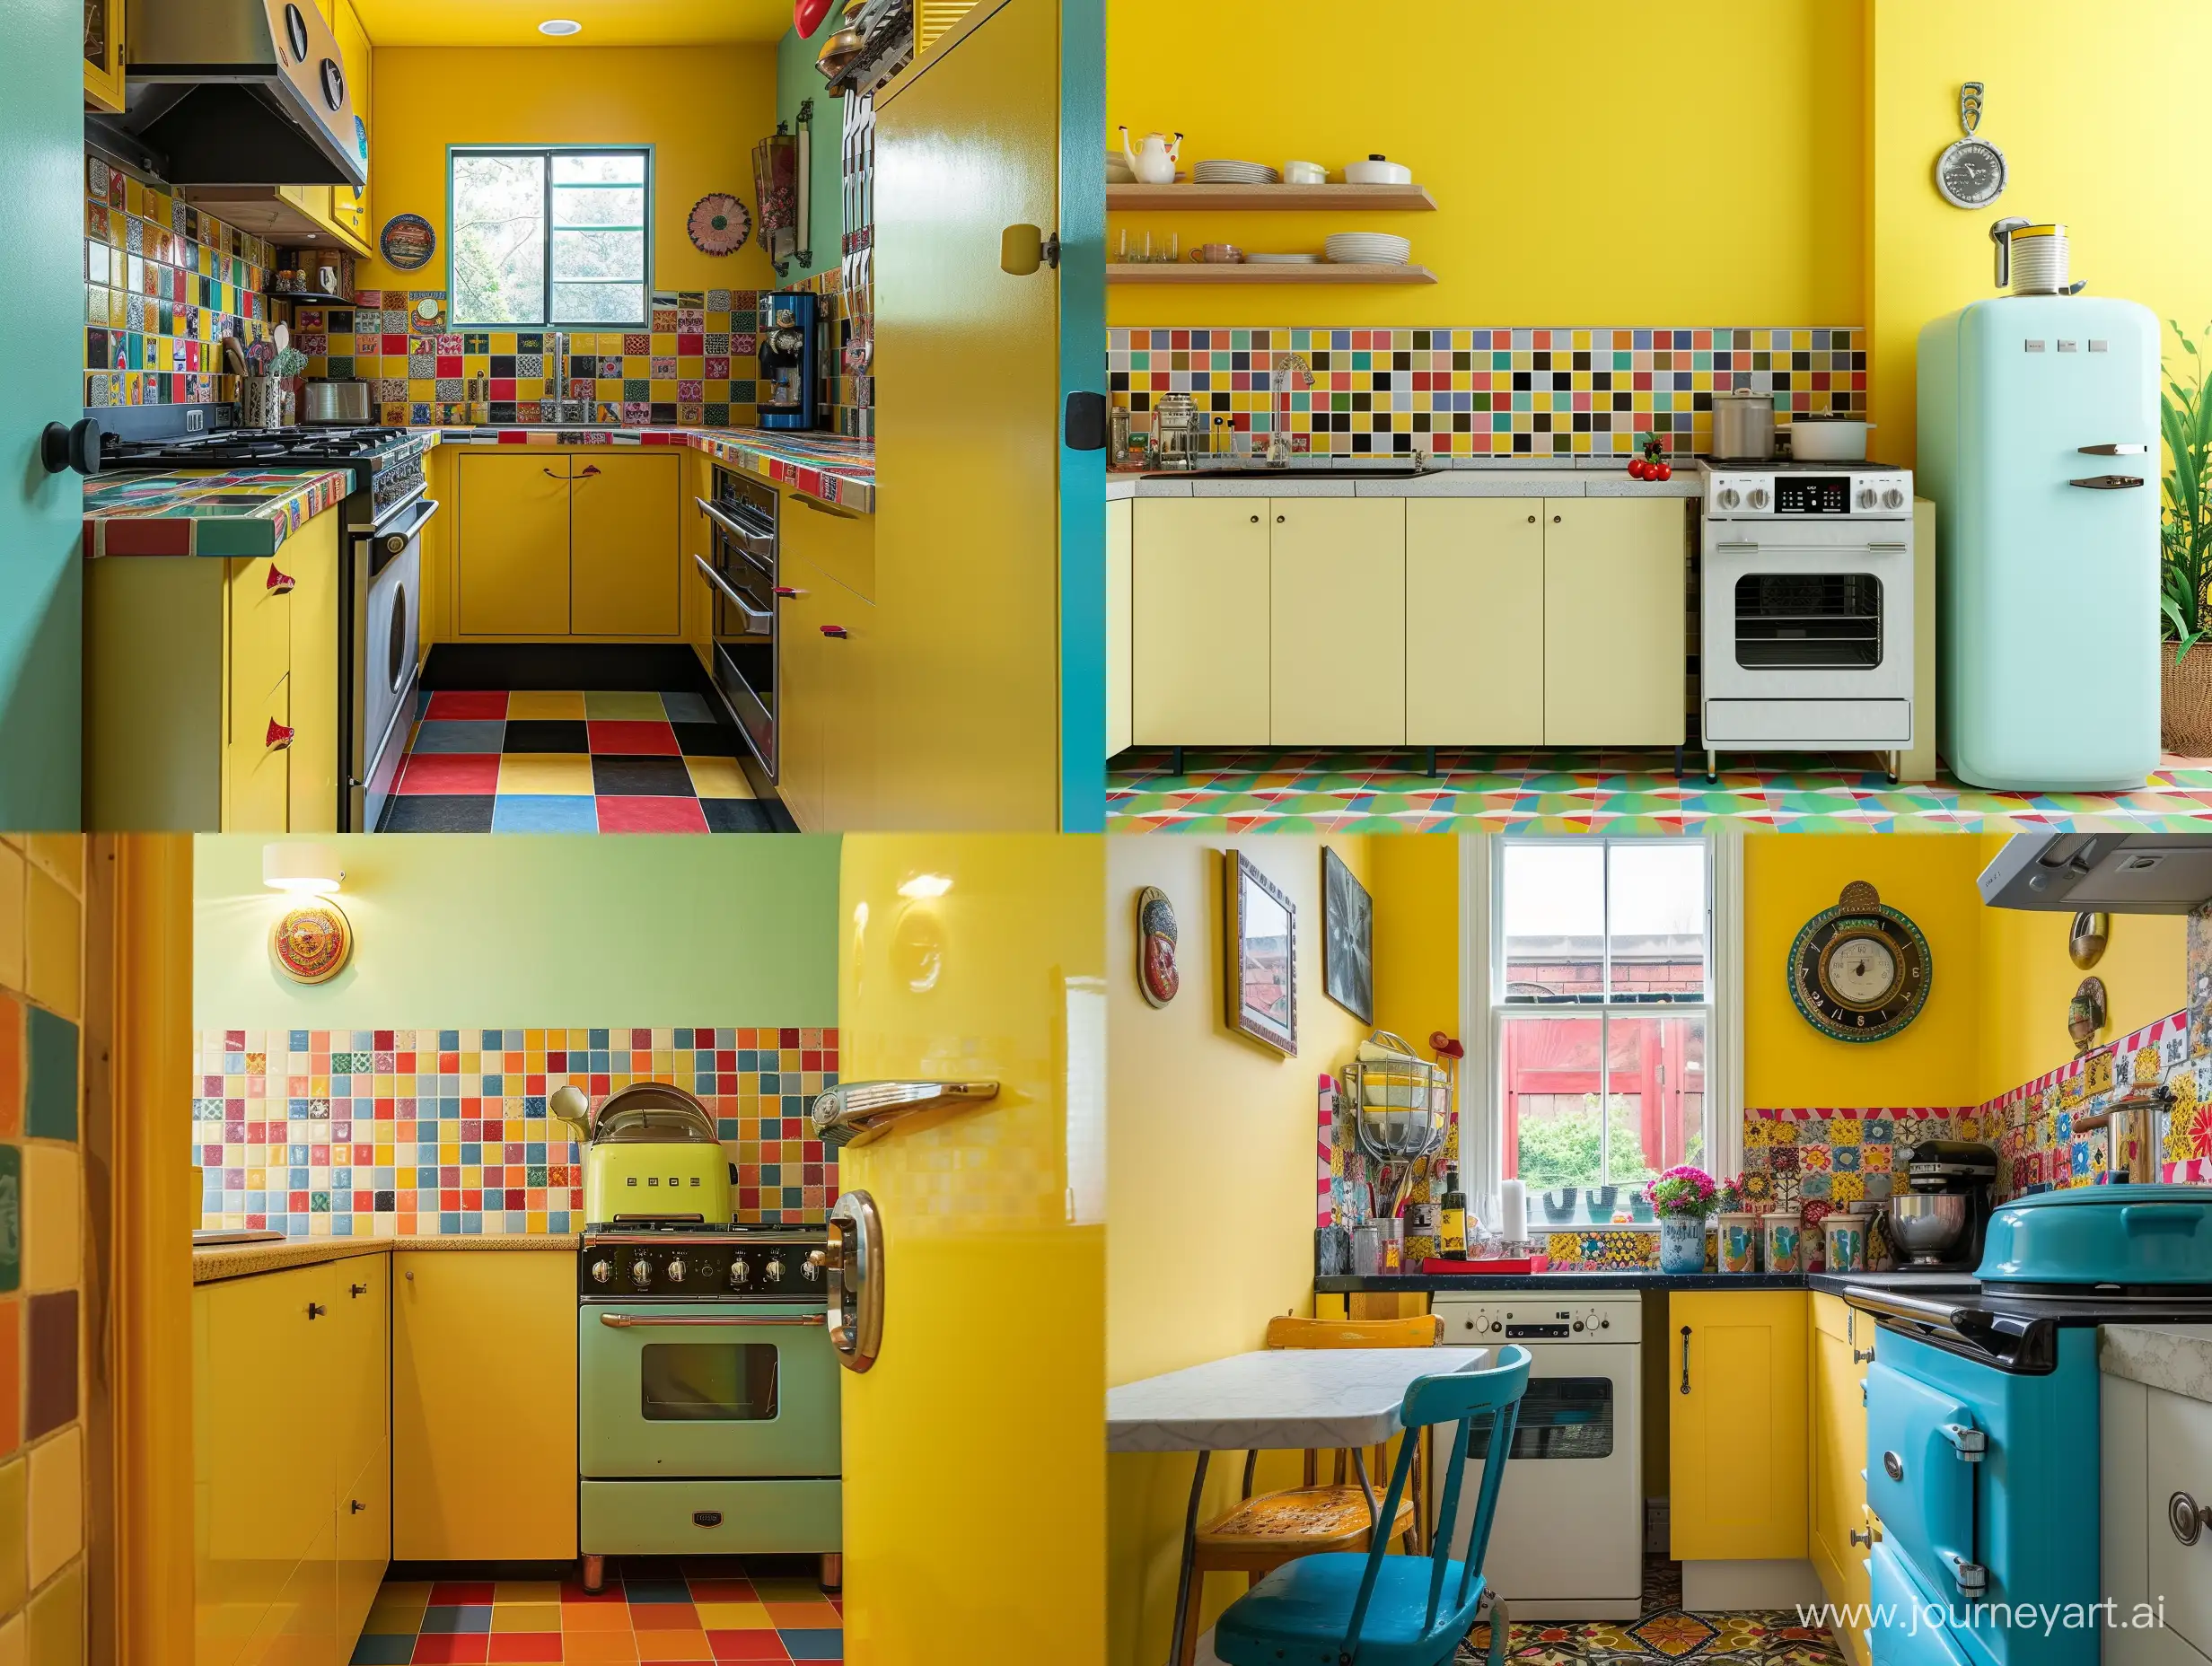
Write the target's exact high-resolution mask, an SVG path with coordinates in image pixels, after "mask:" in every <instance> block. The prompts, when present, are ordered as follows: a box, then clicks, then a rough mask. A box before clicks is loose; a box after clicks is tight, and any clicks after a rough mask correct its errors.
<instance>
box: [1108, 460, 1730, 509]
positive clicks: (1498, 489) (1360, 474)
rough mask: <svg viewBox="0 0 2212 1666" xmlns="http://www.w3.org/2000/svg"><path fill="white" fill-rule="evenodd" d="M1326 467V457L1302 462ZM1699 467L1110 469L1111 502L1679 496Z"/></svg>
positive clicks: (1468, 464) (1453, 463) (1692, 492)
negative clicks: (1667, 473)
mask: <svg viewBox="0 0 2212 1666" xmlns="http://www.w3.org/2000/svg"><path fill="white" fill-rule="evenodd" d="M1296 467H1297V468H1299V469H1325V468H1328V467H1329V460H1327V459H1314V460H1310V461H1305V462H1301V463H1299V464H1297V465H1296ZM1698 489H1699V488H1698V471H1697V469H1695V468H1692V467H1690V466H1689V465H1687V464H1685V465H1683V466H1682V467H1681V468H1678V469H1675V471H1674V478H1672V479H1671V480H1648V481H1647V480H1632V479H1630V478H1628V465H1627V464H1626V463H1625V462H1622V463H1612V462H1606V463H1603V464H1596V463H1575V462H1556V463H1544V462H1539V461H1536V460H1523V459H1515V460H1513V461H1510V462H1503V461H1500V462H1494V461H1490V460H1487V459H1476V458H1467V459H1455V460H1444V459H1438V460H1435V461H1434V462H1433V463H1432V464H1431V465H1430V467H1429V469H1428V470H1427V472H1426V473H1423V474H1418V475H1399V476H1395V477H1391V476H1384V477H1382V478H1375V477H1374V476H1373V475H1371V474H1369V473H1367V472H1365V471H1364V470H1362V469H1346V470H1345V472H1344V478H1341V479H1334V478H1327V479H1324V478H1314V477H1313V476H1312V475H1306V476H1303V478H1300V477H1295V476H1294V477H1288V478H1286V477H1285V476H1281V475H1269V474H1267V473H1264V472H1258V471H1255V472H1252V473H1244V472H1241V471H1240V472H1236V473H1229V472H1225V471H1224V472H1218V473H1200V474H1189V475H1182V474H1167V475H1156V474H1146V473H1144V472H1142V471H1141V470H1111V471H1109V473H1108V474H1107V476H1106V496H1107V498H1108V500H1109V501H1111V500H1113V499H1115V498H1123V497H1681V498H1690V497H1696V496H1697V495H1698Z"/></svg>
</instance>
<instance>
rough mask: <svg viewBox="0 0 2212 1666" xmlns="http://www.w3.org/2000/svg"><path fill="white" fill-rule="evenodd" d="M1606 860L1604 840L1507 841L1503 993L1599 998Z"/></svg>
mask: <svg viewBox="0 0 2212 1666" xmlns="http://www.w3.org/2000/svg"><path fill="white" fill-rule="evenodd" d="M1604 860H1605V850H1604V846H1602V845H1599V844H1596V843H1594V842H1587V843H1585V842H1583V841H1566V840H1562V841H1560V842H1558V843H1556V844H1555V843H1538V842H1534V841H1531V842H1527V843H1517V842H1508V843H1507V844H1506V845H1505V849H1504V864H1503V869H1502V874H1503V882H1502V885H1501V888H1500V889H1501V902H1502V908H1501V910H1500V912H1501V914H1502V915H1503V918H1502V920H1501V922H1500V925H1501V926H1502V928H1503V930H1504V932H1505V986H1504V990H1503V998H1504V999H1505V1000H1507V1001H1595V1000H1599V999H1601V998H1602V987H1601V985H1602V979H1603V978H1604V960H1603V955H1602V949H1603V944H1602V933H1603V931H1604V929H1605V893H1604V877H1605V872H1604V869H1603V867H1602V865H1601V864H1602V863H1603V862H1604ZM1591 1091H1592V1092H1596V1088H1595V1087H1594V1085H1593V1087H1592V1090H1591Z"/></svg>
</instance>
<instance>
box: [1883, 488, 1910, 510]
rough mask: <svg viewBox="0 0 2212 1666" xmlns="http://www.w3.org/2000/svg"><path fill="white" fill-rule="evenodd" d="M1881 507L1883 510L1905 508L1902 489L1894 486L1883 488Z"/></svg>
mask: <svg viewBox="0 0 2212 1666" xmlns="http://www.w3.org/2000/svg"><path fill="white" fill-rule="evenodd" d="M1882 506H1883V508H1884V509H1902V508H1903V507H1904V506H1905V493H1904V488H1903V487H1895V486H1892V487H1885V488H1884V489H1883V494H1882Z"/></svg>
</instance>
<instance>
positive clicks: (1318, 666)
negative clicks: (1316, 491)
mask: <svg viewBox="0 0 2212 1666" xmlns="http://www.w3.org/2000/svg"><path fill="white" fill-rule="evenodd" d="M1267 506H1268V522H1269V524H1268V740H1269V741H1272V742H1273V743H1274V744H1275V745H1277V746H1399V745H1402V744H1403V743H1404V741H1405V738H1406V503H1405V499H1403V498H1402V497H1271V498H1269V499H1268V505H1267Z"/></svg>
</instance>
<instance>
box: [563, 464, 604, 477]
mask: <svg viewBox="0 0 2212 1666" xmlns="http://www.w3.org/2000/svg"><path fill="white" fill-rule="evenodd" d="M598 472H599V465H598V464H597V463H586V464H584V472H583V473H582V474H574V475H570V476H569V477H568V478H570V479H572V480H588V479H590V478H592V476H593V475H595V474H597V473H598Z"/></svg>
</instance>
